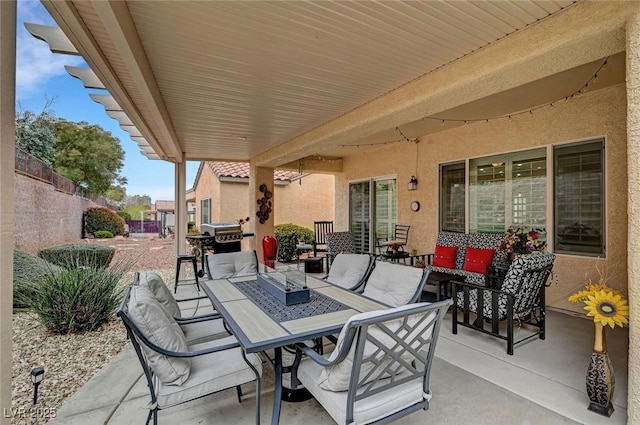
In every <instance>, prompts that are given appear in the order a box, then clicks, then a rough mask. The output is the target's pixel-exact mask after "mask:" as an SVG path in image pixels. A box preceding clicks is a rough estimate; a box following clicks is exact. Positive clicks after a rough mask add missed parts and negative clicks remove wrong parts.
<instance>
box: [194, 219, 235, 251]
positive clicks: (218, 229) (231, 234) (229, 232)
mask: <svg viewBox="0 0 640 425" xmlns="http://www.w3.org/2000/svg"><path fill="white" fill-rule="evenodd" d="M200 231H201V232H202V233H203V234H206V233H209V235H211V238H207V239H206V240H203V241H202V246H203V248H209V249H212V250H213V252H214V253H215V254H219V253H221V252H238V251H240V249H241V248H240V243H241V242H242V227H241V226H240V225H239V224H238V223H204V224H201V225H200Z"/></svg>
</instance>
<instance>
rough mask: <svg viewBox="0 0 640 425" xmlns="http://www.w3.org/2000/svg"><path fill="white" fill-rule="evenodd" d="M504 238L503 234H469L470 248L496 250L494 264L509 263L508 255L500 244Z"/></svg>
mask: <svg viewBox="0 0 640 425" xmlns="http://www.w3.org/2000/svg"><path fill="white" fill-rule="evenodd" d="M503 237H504V234H503V233H486V232H479V233H470V234H469V242H468V243H469V246H471V247H473V248H484V249H494V250H496V253H495V255H494V256H493V262H492V264H494V265H495V264H498V263H505V262H507V253H506V251H503V250H501V249H500V242H501V241H502V238H503Z"/></svg>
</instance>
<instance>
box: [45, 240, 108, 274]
mask: <svg viewBox="0 0 640 425" xmlns="http://www.w3.org/2000/svg"><path fill="white" fill-rule="evenodd" d="M115 253H116V249H115V248H112V247H110V246H102V245H97V244H85V243H76V244H74V243H69V244H63V245H57V246H52V247H49V248H43V249H41V250H39V251H38V257H40V258H43V259H45V260H47V261H48V262H50V263H52V264H55V265H58V266H62V267H65V268H67V269H77V268H85V267H89V268H93V269H100V268H106V267H109V263H111V260H112V259H113V256H114V255H115Z"/></svg>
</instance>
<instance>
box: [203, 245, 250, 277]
mask: <svg viewBox="0 0 640 425" xmlns="http://www.w3.org/2000/svg"><path fill="white" fill-rule="evenodd" d="M204 264H205V269H206V273H207V277H208V278H209V279H227V278H230V277H236V276H248V275H252V274H257V273H258V256H257V254H256V251H255V250H251V251H238V252H227V253H221V254H206V255H205V261H204Z"/></svg>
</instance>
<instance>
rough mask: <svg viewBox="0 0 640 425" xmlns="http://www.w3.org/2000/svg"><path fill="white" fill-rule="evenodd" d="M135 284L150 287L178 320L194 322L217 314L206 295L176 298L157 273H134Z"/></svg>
mask: <svg viewBox="0 0 640 425" xmlns="http://www.w3.org/2000/svg"><path fill="white" fill-rule="evenodd" d="M133 284H134V285H142V286H146V287H148V288H149V289H150V290H151V292H152V293H153V294H154V295H155V297H156V298H157V300H158V301H159V302H160V304H162V305H163V306H165V307H166V309H167V311H169V313H170V314H171V315H172V316H173V317H175V318H176V319H180V320H187V319H189V320H193V319H197V318H201V317H207V316H210V315H213V314H217V313H216V311H215V309H214V308H213V305H212V304H211V301H210V300H209V298H208V297H207V296H206V295H196V296H193V297H186V298H176V297H175V296H174V295H173V294H172V293H171V291H170V290H169V288H168V286H167V285H166V283H165V282H164V279H162V276H160V275H159V274H158V273H157V272H155V271H150V270H143V271H139V272H136V273H134V275H133ZM191 288H193V287H191ZM188 289H190V288H188V287H187V288H185V289H184V290H188Z"/></svg>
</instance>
